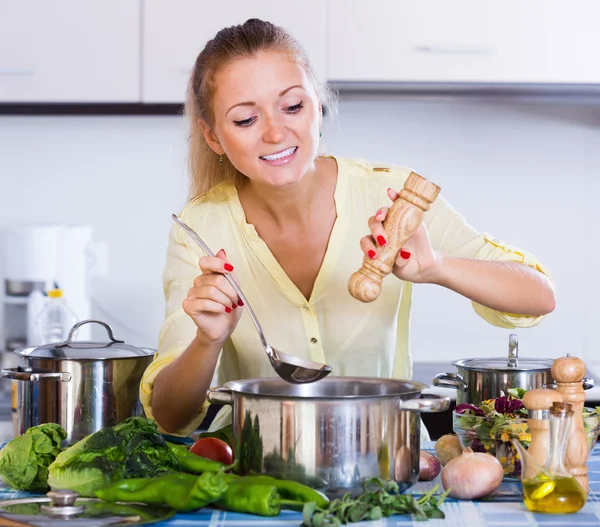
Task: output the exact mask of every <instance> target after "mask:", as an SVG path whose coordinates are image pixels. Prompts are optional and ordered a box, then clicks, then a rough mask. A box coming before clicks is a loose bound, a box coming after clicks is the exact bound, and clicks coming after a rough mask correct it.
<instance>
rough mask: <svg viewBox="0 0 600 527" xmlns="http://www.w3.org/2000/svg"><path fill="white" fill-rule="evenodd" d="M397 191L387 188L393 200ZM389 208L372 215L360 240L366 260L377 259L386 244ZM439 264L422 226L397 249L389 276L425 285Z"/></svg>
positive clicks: (396, 196)
mask: <svg viewBox="0 0 600 527" xmlns="http://www.w3.org/2000/svg"><path fill="white" fill-rule="evenodd" d="M398 195H399V194H398V192H396V191H395V190H392V189H388V196H389V198H390V199H391V200H392V201H396V200H397V199H398ZM388 211H389V207H382V208H380V209H379V210H378V211H377V213H376V214H375V216H371V217H370V218H369V229H370V230H371V235H370V236H365V237H364V238H362V239H361V241H360V246H361V248H362V250H363V252H364V253H365V254H366V255H367V257H368V258H376V257H377V255H378V254H379V253H380V251H381V250H382V249H383V248H384V247H385V245H386V244H387V243H388V237H387V234H386V232H385V229H384V228H383V222H384V220H385V218H386V216H387V213H388ZM437 263H438V256H437V254H436V252H435V251H434V250H433V248H432V247H431V242H430V241H429V235H428V234H427V229H426V228H425V226H424V225H423V224H422V223H421V224H420V225H419V228H418V229H417V231H416V232H415V233H414V234H413V235H412V236H411V237H410V238H409V239H408V240H407V241H406V242H405V244H404V246H403V247H402V248H401V249H400V252H399V253H398V257H397V258H396V262H395V263H394V268H393V269H392V273H393V274H394V275H395V276H397V277H398V278H400V279H401V280H406V281H407V282H413V283H416V284H418V283H428V282H431V281H432V278H433V276H434V274H435V271H436V267H437Z"/></svg>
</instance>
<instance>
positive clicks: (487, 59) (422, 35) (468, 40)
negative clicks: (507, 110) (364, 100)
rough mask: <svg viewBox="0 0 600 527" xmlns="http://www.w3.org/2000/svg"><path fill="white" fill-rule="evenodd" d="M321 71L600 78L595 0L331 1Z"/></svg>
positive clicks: (441, 78)
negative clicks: (323, 64) (488, 0)
mask: <svg viewBox="0 0 600 527" xmlns="http://www.w3.org/2000/svg"><path fill="white" fill-rule="evenodd" d="M327 20H328V35H327V49H328V51H327V64H328V67H327V77H328V79H329V80H332V81H341V82H349V83H352V82H358V83H361V82H382V83H394V82H397V83H402V82H407V83H419V82H423V83H427V82H433V83H558V84H562V83H575V84H594V83H600V59H599V55H600V31H599V30H598V23H599V21H600V2H598V1H597V0H575V1H574V2H568V3H565V2H564V0H503V1H501V2H485V1H481V0H453V1H451V2H448V1H443V0H369V1H368V2H367V1H365V0H329V11H328V16H327Z"/></svg>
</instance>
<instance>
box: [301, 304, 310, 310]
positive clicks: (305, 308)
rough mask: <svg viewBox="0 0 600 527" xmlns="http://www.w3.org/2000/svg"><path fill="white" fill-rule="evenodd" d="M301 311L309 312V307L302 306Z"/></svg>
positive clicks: (306, 305)
mask: <svg viewBox="0 0 600 527" xmlns="http://www.w3.org/2000/svg"><path fill="white" fill-rule="evenodd" d="M302 309H304V311H309V310H310V307H309V306H308V304H304V305H303V306H302Z"/></svg>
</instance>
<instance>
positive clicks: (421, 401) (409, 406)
mask: <svg viewBox="0 0 600 527" xmlns="http://www.w3.org/2000/svg"><path fill="white" fill-rule="evenodd" d="M449 408H450V397H445V396H441V395H434V394H432V393H422V394H421V397H419V398H418V399H408V400H406V401H400V410H407V411H409V412H418V413H432V412H445V411H446V410H448V409H449Z"/></svg>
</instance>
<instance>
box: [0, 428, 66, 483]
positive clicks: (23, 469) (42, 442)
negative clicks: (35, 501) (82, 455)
mask: <svg viewBox="0 0 600 527" xmlns="http://www.w3.org/2000/svg"><path fill="white" fill-rule="evenodd" d="M66 437H67V433H66V432H65V430H64V429H63V428H62V427H61V426H60V425H58V424H56V423H45V424H42V425H38V426H33V427H31V428H29V429H28V430H27V431H26V432H25V433H24V434H23V435H20V436H18V437H15V438H14V439H12V440H11V441H9V442H8V443H7V444H6V446H5V447H4V448H3V449H2V450H0V476H2V479H3V480H4V481H5V482H6V484H7V485H9V486H10V487H11V488H13V489H18V490H32V491H44V490H48V482H47V480H48V467H49V466H50V464H51V463H52V462H53V461H54V460H55V458H56V456H58V455H59V454H60V452H61V450H62V447H61V444H62V442H63V440H64V439H65V438H66Z"/></svg>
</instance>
